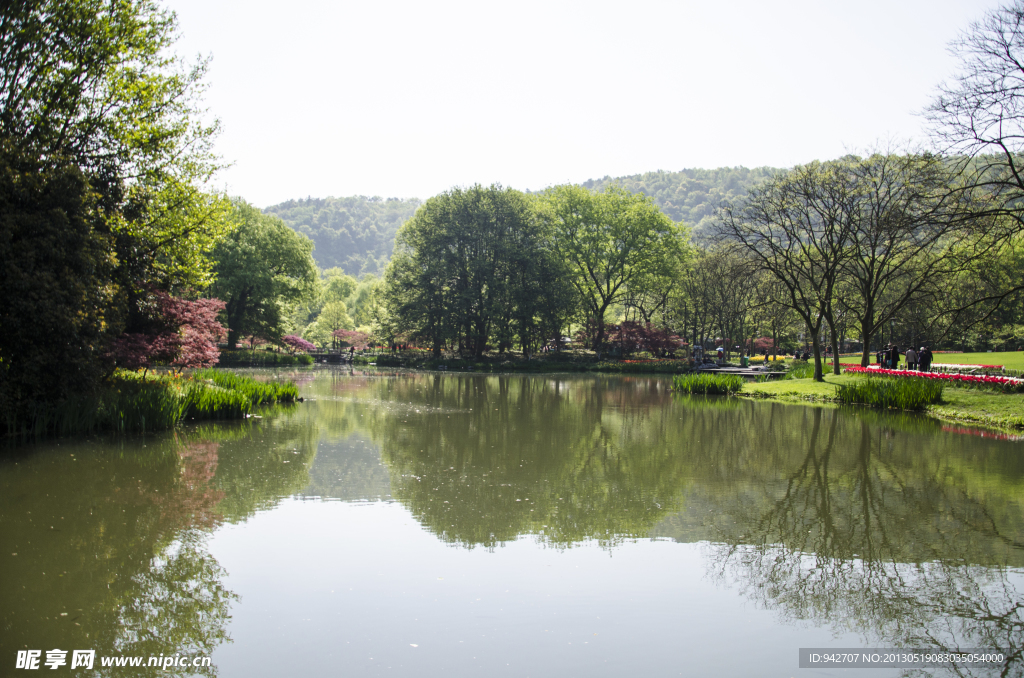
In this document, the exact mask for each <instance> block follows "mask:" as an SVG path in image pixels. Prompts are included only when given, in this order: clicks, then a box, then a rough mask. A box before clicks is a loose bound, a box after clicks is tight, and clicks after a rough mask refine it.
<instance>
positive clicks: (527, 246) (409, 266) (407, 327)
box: [384, 185, 557, 356]
mask: <svg viewBox="0 0 1024 678" xmlns="http://www.w3.org/2000/svg"><path fill="white" fill-rule="evenodd" d="M555 275H557V266H555V265H554V264H553V263H552V252H551V250H550V248H549V239H548V238H547V237H546V233H545V224H544V223H543V222H542V221H541V220H539V219H537V218H536V216H535V213H534V210H533V209H532V204H531V200H530V198H529V197H528V196H526V195H524V194H523V193H521V192H519V191H516V190H513V189H509V188H503V187H501V186H490V187H487V188H484V187H482V186H479V185H478V186H473V187H472V188H468V189H461V188H453V189H452V190H450V191H448V192H446V193H442V194H441V195H438V196H435V197H434V198H431V199H430V200H428V201H427V202H426V203H425V204H424V205H423V206H422V207H421V208H420V209H419V210H417V212H416V215H415V216H414V217H413V218H412V219H411V220H410V221H409V222H408V223H406V225H405V226H403V227H402V229H401V230H400V231H399V233H398V237H397V240H396V255H395V257H394V259H392V262H391V264H390V265H389V267H388V271H387V275H386V277H385V283H386V291H385V295H384V296H385V300H386V306H387V308H388V311H389V315H390V316H391V318H393V319H394V321H395V326H394V328H392V329H393V331H397V332H399V333H403V332H404V333H408V334H410V335H413V336H417V337H420V338H423V339H425V340H426V341H428V342H429V343H430V345H431V347H432V349H433V351H434V354H435V355H440V352H441V349H442V348H443V347H444V346H445V345H447V344H449V343H451V344H455V343H458V345H459V346H460V347H462V348H467V349H469V350H471V351H472V352H473V354H474V355H476V356H479V355H481V354H482V353H483V352H484V350H485V349H486V347H487V344H488V341H489V340H490V339H491V338H492V337H495V336H497V338H498V341H499V342H500V344H501V346H500V347H501V348H507V347H509V346H510V345H511V343H512V340H513V339H514V338H518V339H519V340H520V342H521V343H523V344H524V346H528V345H529V344H530V343H531V342H533V341H535V340H536V336H535V334H536V319H537V317H538V316H539V314H540V312H541V306H542V304H543V302H544V296H543V295H542V294H541V293H540V292H541V291H540V290H538V289H537V286H538V285H543V284H544V283H545V282H548V283H550V286H551V287H552V288H554V287H556V286H557V281H556V280H553V279H551V278H552V276H555Z"/></svg>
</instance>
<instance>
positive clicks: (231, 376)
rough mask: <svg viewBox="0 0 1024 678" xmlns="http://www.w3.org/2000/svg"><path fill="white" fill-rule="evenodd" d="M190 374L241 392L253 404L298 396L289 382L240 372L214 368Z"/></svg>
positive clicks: (194, 377) (294, 398)
mask: <svg viewBox="0 0 1024 678" xmlns="http://www.w3.org/2000/svg"><path fill="white" fill-rule="evenodd" d="M191 376H192V378H193V379H200V380H204V381H210V382H212V383H213V384H215V385H217V386H220V387H221V388H224V389H228V390H231V391H236V392H239V393H243V394H245V395H246V396H247V397H248V398H249V399H250V400H251V401H252V404H253V405H263V404H264V403H275V402H277V403H284V402H294V401H295V400H297V399H298V397H299V389H298V388H297V387H296V386H295V384H293V383H291V382H286V383H280V382H273V381H270V382H268V381H257V380H255V379H253V378H252V377H247V376H245V375H242V374H236V373H234V372H225V371H223V370H215V369H205V370H196V371H195V372H193V373H192V375H191Z"/></svg>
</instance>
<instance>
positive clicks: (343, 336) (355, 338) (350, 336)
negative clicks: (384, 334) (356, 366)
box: [331, 329, 370, 348]
mask: <svg viewBox="0 0 1024 678" xmlns="http://www.w3.org/2000/svg"><path fill="white" fill-rule="evenodd" d="M331 336H333V337H334V338H335V339H337V340H338V341H339V342H341V344H342V345H345V346H356V347H360V348H365V347H366V345H367V344H368V343H369V342H370V335H369V334H367V333H366V332H359V331H357V330H344V329H342V330H335V331H334V332H332V333H331Z"/></svg>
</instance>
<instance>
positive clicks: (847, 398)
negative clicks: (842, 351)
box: [836, 377, 943, 410]
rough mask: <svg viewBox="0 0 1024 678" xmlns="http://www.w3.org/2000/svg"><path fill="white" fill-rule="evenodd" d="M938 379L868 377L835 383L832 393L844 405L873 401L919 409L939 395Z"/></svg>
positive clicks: (880, 403) (933, 401) (903, 408)
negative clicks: (843, 383)
mask: <svg viewBox="0 0 1024 678" xmlns="http://www.w3.org/2000/svg"><path fill="white" fill-rule="evenodd" d="M942 386H943V385H942V383H941V382H940V381H937V380H931V379H915V378H907V377H901V378H898V379H887V378H882V377H872V378H870V379H863V380H861V383H858V384H851V385H848V386H839V392H838V393H837V394H836V397H837V398H838V399H839V401H840V402H842V403H845V404H847V405H853V404H857V405H873V406H875V407H888V408H895V409H899V410H920V409H923V408H924V406H925V405H931V404H933V403H937V402H939V401H940V400H941V399H942Z"/></svg>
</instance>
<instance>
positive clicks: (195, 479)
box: [0, 421, 315, 675]
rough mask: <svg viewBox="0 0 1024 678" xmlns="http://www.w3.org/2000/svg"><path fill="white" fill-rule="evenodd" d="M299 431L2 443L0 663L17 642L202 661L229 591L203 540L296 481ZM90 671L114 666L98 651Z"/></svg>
mask: <svg viewBox="0 0 1024 678" xmlns="http://www.w3.org/2000/svg"><path fill="white" fill-rule="evenodd" d="M305 434H308V431H306V430H304V429H302V428H295V427H292V426H285V427H283V428H282V427H280V426H277V425H275V424H274V423H272V422H270V421H267V422H266V424H265V425H263V422H260V425H248V426H223V425H222V426H212V427H207V428H205V429H203V428H200V429H194V430H192V431H189V432H187V433H185V434H181V435H168V436H162V437H149V438H144V439H134V440H132V439H120V440H114V441H85V442H77V443H69V442H57V443H49V444H46V445H39V446H32V447H27V448H21V449H18V450H16V451H15V452H13V453H12V452H10V451H9V452H8V457H7V458H5V459H3V461H2V463H0V524H2V525H3V529H2V540H3V552H2V554H0V559H2V561H3V565H2V566H3V587H0V615H2V617H0V629H2V631H0V647H2V650H3V652H2V656H3V658H4V659H3V661H4V662H5V666H8V664H7V662H8V661H9V660H10V661H13V659H12V658H13V657H14V655H15V654H16V651H17V650H21V649H42V650H49V649H52V648H60V649H65V650H73V649H83V650H88V649H93V650H95V651H96V655H97V657H102V656H111V655H120V656H144V657H149V656H158V655H161V654H163V655H176V654H183V655H196V654H201V655H209V654H210V653H211V652H212V651H213V650H214V648H216V647H217V646H218V645H220V644H221V643H223V642H227V641H229V640H230V638H229V634H228V623H229V619H230V616H229V609H230V606H231V603H232V601H233V600H235V595H234V594H233V593H232V592H231V591H230V590H228V589H227V588H226V587H225V586H224V584H223V579H224V577H225V575H226V573H225V572H224V570H223V568H221V566H220V565H219V563H218V562H217V561H216V559H215V558H214V557H213V556H212V555H210V553H209V552H208V550H207V547H206V540H207V535H208V534H209V532H210V531H211V530H212V529H214V528H216V527H217V526H218V525H220V524H222V523H223V522H225V521H230V522H237V521H239V520H244V519H245V518H246V517H247V516H249V515H251V514H252V513H253V512H254V511H256V510H258V509H259V508H266V507H268V506H271V505H272V504H273V503H274V502H276V501H279V500H280V497H281V496H284V495H287V494H288V493H291V492H294V491H296V490H297V489H298V488H302V487H303V486H305V484H306V483H307V482H308V467H309V465H310V464H311V463H312V459H313V457H314V456H315V444H314V443H313V442H312V441H310V440H309V438H308V435H305ZM255 441H259V443H258V444H254V442H255ZM42 645H45V647H42ZM96 669H97V671H98V672H99V673H101V674H107V673H110V672H114V673H117V671H118V669H112V668H106V669H103V668H101V667H100V665H99V659H97V660H96ZM126 671H128V670H127V669H120V672H121V674H122V675H124V674H125V672H126ZM168 672H169V674H170V675H179V674H180V675H194V674H200V675H215V674H216V667H199V668H192V667H189V668H188V669H182V668H174V667H170V668H168Z"/></svg>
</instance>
